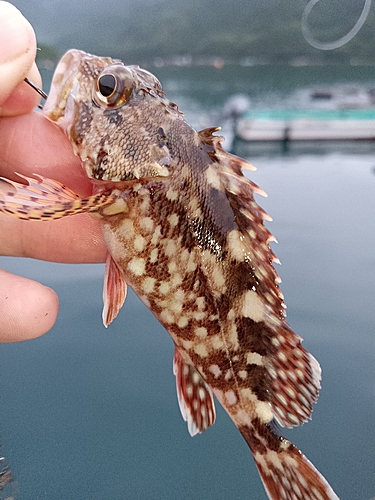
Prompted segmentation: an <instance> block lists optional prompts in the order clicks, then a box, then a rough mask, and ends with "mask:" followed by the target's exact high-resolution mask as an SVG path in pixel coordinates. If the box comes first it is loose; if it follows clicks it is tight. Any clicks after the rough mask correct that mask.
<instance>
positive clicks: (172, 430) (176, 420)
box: [0, 68, 375, 500]
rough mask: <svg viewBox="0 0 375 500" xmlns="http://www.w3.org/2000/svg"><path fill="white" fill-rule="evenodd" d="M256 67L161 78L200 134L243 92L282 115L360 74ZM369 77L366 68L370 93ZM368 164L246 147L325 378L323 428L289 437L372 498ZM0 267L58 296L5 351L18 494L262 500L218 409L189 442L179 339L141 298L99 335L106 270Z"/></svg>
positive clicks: (336, 480) (326, 154)
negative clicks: (175, 359) (295, 102)
mask: <svg viewBox="0 0 375 500" xmlns="http://www.w3.org/2000/svg"><path fill="white" fill-rule="evenodd" d="M251 70H252V68H237V69H235V68H232V69H230V68H228V69H224V70H223V72H221V73H220V72H217V71H215V70H213V69H212V70H211V69H208V70H200V73H198V71H196V70H194V71H192V70H188V69H187V68H183V69H175V68H174V69H164V68H163V69H162V70H160V71H159V75H158V76H159V77H160V79H161V80H162V81H163V82H165V88H166V90H167V93H168V95H170V96H171V97H172V98H173V99H174V100H175V101H177V102H178V103H179V104H180V107H181V108H182V109H183V110H184V111H185V110H188V113H187V114H188V118H189V119H191V120H192V121H193V122H195V124H199V123H200V121H205V120H207V116H210V113H212V112H213V111H215V110H216V111H217V107H218V103H219V102H222V101H223V100H224V99H225V98H227V97H229V96H230V95H231V94H232V93H234V92H239V91H241V92H244V91H245V90H246V89H248V91H250V92H252V96H253V99H254V100H255V101H256V102H258V103H261V99H262V95H263V98H264V100H265V102H266V101H267V102H270V103H271V104H272V103H278V102H282V101H283V100H287V99H288V98H289V97H290V95H292V92H294V91H295V90H297V89H301V88H302V89H304V88H306V87H308V85H310V84H311V87H313V86H315V85H317V84H318V83H319V82H323V83H324V82H325V81H326V82H328V83H330V82H331V81H337V80H338V81H355V78H356V77H357V78H358V71H357V75H356V74H355V72H354V70H353V71H352V69H350V68H349V70H347V73H348V72H349V73H351V74H349V75H348V74H347V73H346V78H347V79H346V80H345V74H336V76H335V78H334V76H333V75H332V71H326V73H325V76H324V75H323V74H322V72H323V70H322V69H316V71H317V72H318V76H319V73H321V75H320V77H319V78H318V76H317V74H316V73H315V70H313V69H312V68H289V69H288V71H286V70H285V71H282V70H281V69H280V68H276V69H271V68H269V69H268V70H266V69H265V68H260V69H253V70H254V71H253V72H251ZM267 71H268V75H267ZM372 71H373V70H372V69H370V68H364V69H362V70H361V74H360V76H361V77H363V78H362V80H363V81H364V82H365V83H366V84H367V85H370V84H371V78H372ZM277 72H278V73H279V76H277V74H276V73H277ZM288 72H289V73H288ZM323 73H324V72H323ZM343 73H344V72H343ZM199 75H200V76H199ZM251 75H252V77H251ZM272 75H273V76H272ZM298 75H299V76H298ZM314 75H315V76H314ZM288 78H289V80H288ZM314 78H315V80H314ZM288 81H289V84H288ZM309 82H310V83H309ZM215 124H216V123H215ZM253 153H254V154H253ZM374 153H375V148H372V147H371V146H370V147H369V146H364V147H362V146H361V145H350V144H347V145H345V147H344V148H342V146H337V145H335V146H331V147H329V148H328V149H322V148H312V149H311V148H310V149H308V150H294V151H293V150H292V151H291V152H290V153H288V154H286V155H285V154H282V152H281V151H280V150H279V149H277V148H276V149H275V148H267V147H266V148H263V149H262V150H260V151H259V150H257V151H256V152H255V149H254V151H253V150H252V149H251V148H250V149H249V148H245V149H244V150H243V151H241V154H245V155H246V156H247V157H248V158H249V159H252V161H253V163H254V164H255V165H256V166H257V167H258V170H257V172H255V173H251V177H252V179H253V180H254V181H255V182H256V183H257V184H259V185H260V186H261V187H262V188H263V189H265V190H266V191H267V192H268V195H269V197H268V198H267V199H260V200H259V201H260V203H261V205H262V206H263V207H264V208H265V209H266V210H267V211H268V212H269V213H270V214H271V215H272V217H273V219H274V222H272V223H270V224H269V227H270V229H271V230H272V232H273V233H274V234H275V236H276V237H277V239H278V241H279V244H278V245H276V246H275V252H276V254H277V255H278V257H279V258H280V260H281V262H282V266H281V267H278V271H279V273H280V275H281V277H282V279H283V283H282V290H283V293H284V295H285V299H286V303H287V305H288V320H289V322H290V324H291V326H292V327H293V328H294V329H295V331H296V332H297V333H299V334H300V335H301V336H302V337H303V338H304V339H305V341H304V345H305V347H306V348H307V349H309V350H310V351H311V352H312V353H313V354H314V355H315V356H316V357H317V359H318V360H319V361H320V363H321V366H322V368H323V384H322V385H323V387H322V391H321V395H320V398H319V401H318V404H317V405H316V406H315V409H314V413H313V420H312V421H311V422H310V423H308V424H306V425H304V426H303V427H301V428H299V429H294V430H293V431H288V432H287V433H286V434H287V436H288V437H289V438H290V439H292V441H293V442H294V443H295V444H296V445H297V446H299V447H300V448H301V449H302V450H303V452H304V453H305V454H306V455H307V456H308V457H309V458H310V459H311V460H312V461H313V463H314V464H315V465H316V466H317V467H318V468H319V470H320V471H321V472H322V473H323V474H324V475H325V477H326V478H327V479H328V480H329V481H330V483H331V484H332V486H333V487H334V489H335V490H336V492H337V494H338V495H339V497H340V498H341V499H342V500H369V499H370V498H372V497H375V423H374V413H375V371H374V366H375V333H374V325H375V307H374V302H375V285H374V283H375V252H374V248H375V225H374V215H375V196H374V193H375V175H374V172H375V170H374V169H375V154H374ZM0 265H1V267H3V268H4V269H7V270H9V271H12V272H17V273H20V274H22V275H24V276H27V277H32V278H36V279H38V280H40V281H42V282H43V283H45V284H48V285H50V286H52V287H53V288H54V289H55V290H56V291H57V292H58V293H59V296H60V301H61V312H60V316H59V319H58V321H57V324H56V326H55V327H54V328H53V330H52V331H51V332H50V333H49V334H47V335H45V336H44V337H43V338H41V339H37V340H34V341H30V342H26V343H19V344H10V345H2V346H1V348H0V408H1V410H0V435H1V443H2V447H1V453H2V454H4V455H5V456H6V457H7V460H8V463H9V465H10V467H11V469H12V471H13V473H14V476H15V479H16V482H15V483H14V484H13V485H12V488H11V490H10V493H9V494H12V495H16V497H17V498H18V499H19V500H35V499H40V500H61V499H92V500H99V499H100V500H102V499H113V500H116V499H118V500H122V499H130V500H133V499H134V500H143V499H145V500H148V499H149V500H229V499H238V500H245V499H246V500H249V499H253V500H265V499H266V495H265V493H264V490H263V487H262V485H261V482H260V479H259V477H258V473H257V471H256V468H255V465H254V464H253V462H252V458H251V454H250V452H249V450H248V448H247V445H246V444H245V442H244V441H243V439H242V438H241V436H240V435H239V433H238V431H237V430H236V428H235V427H234V425H233V424H232V423H231V421H230V419H229V417H228V416H227V415H226V414H225V413H224V411H222V410H221V408H218V412H217V413H218V415H217V422H216V423H215V425H214V427H213V428H212V429H209V430H208V431H206V432H205V433H204V434H203V435H200V436H197V437H195V438H191V437H190V435H189V434H188V431H187V428H186V424H185V423H184V422H183V420H182V418H181V416H180V414H179V409H178V404H177V398H176V394H175V382H174V376H173V374H172V356H173V346H172V342H171V340H170V339H169V337H168V335H167V334H166V332H165V331H164V330H163V328H162V327H161V326H160V325H159V323H158V322H157V321H156V320H155V319H154V317H153V316H152V314H151V313H150V312H149V311H148V310H147V309H146V308H145V307H144V306H143V305H142V304H141V303H140V301H139V300H138V299H137V298H136V297H135V296H134V295H133V294H132V293H131V292H130V293H129V296H128V298H127V300H126V304H125V306H124V308H123V310H122V311H121V313H120V315H119V317H118V319H116V321H115V322H114V323H113V324H112V325H111V326H110V328H109V329H108V330H106V329H105V328H104V327H103V326H102V325H101V307H102V303H101V288H102V277H103V272H104V269H103V266H101V265H97V266H68V265H58V264H50V263H41V262H35V261H30V260H19V259H9V258H1V259H0Z"/></svg>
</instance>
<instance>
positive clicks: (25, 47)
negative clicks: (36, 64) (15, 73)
mask: <svg viewBox="0 0 375 500" xmlns="http://www.w3.org/2000/svg"><path fill="white" fill-rule="evenodd" d="M35 45H36V43H35V34H34V30H33V28H32V27H31V24H30V23H29V22H28V21H27V19H25V17H24V16H23V15H22V14H21V12H20V11H19V10H18V9H16V7H14V5H11V4H10V3H8V2H3V1H0V64H7V63H10V62H12V61H14V60H16V59H18V58H20V57H22V56H24V55H25V54H27V52H30V51H33V50H35Z"/></svg>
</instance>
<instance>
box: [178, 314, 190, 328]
mask: <svg viewBox="0 0 375 500" xmlns="http://www.w3.org/2000/svg"><path fill="white" fill-rule="evenodd" d="M188 324H189V319H188V318H187V317H186V316H180V317H179V318H178V321H177V326H178V327H179V328H185V327H186V326H188Z"/></svg>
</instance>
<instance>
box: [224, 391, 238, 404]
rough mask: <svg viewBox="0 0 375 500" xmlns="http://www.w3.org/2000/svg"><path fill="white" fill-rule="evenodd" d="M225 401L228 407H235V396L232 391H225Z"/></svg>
mask: <svg viewBox="0 0 375 500" xmlns="http://www.w3.org/2000/svg"><path fill="white" fill-rule="evenodd" d="M225 399H226V400H227V403H228V404H229V405H235V404H236V403H237V396H236V395H235V393H234V391H232V390H231V391H227V392H226V393H225Z"/></svg>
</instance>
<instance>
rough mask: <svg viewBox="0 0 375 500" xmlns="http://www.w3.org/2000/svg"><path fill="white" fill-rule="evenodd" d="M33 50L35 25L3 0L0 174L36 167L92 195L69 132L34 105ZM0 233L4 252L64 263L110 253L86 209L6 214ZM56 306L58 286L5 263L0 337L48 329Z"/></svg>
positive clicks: (36, 74)
mask: <svg viewBox="0 0 375 500" xmlns="http://www.w3.org/2000/svg"><path fill="white" fill-rule="evenodd" d="M35 54H36V40H35V34H34V31H33V29H32V27H31V25H30V24H29V23H28V22H27V21H26V19H25V18H24V17H23V16H22V14H21V13H20V12H19V11H18V10H17V9H16V8H15V7H14V6H13V5H11V4H9V3H8V2H3V1H0V176H2V177H6V178H11V179H13V180H17V181H19V182H20V179H19V178H17V176H16V175H15V174H14V172H18V173H20V174H23V175H26V176H29V177H31V176H32V174H34V173H38V174H41V175H43V176H44V177H49V178H52V179H56V180H58V181H60V182H63V183H64V184H67V185H68V186H70V187H72V188H73V189H74V190H75V191H76V192H77V193H79V194H81V195H83V196H86V195H89V194H91V189H92V187H91V183H90V182H89V181H88V179H87V177H86V175H85V174H84V172H83V169H82V167H81V165H80V161H79V160H78V158H77V157H75V156H74V155H73V152H72V148H71V145H70V143H69V141H68V139H67V138H66V137H65V135H64V134H63V133H62V132H61V131H60V129H58V128H57V127H56V126H55V125H53V124H51V123H50V122H48V121H47V120H46V119H45V118H44V117H43V116H42V115H41V113H37V112H32V109H33V108H35V106H36V105H37V104H38V102H39V96H38V94H37V93H36V92H35V91H34V90H33V89H32V88H31V87H29V86H28V85H27V84H26V83H25V82H23V79H24V78H25V76H27V77H28V78H29V79H30V80H31V81H33V82H34V83H35V84H36V85H41V77H40V75H39V72H38V70H37V68H36V65H35V62H34V59H35ZM21 182H22V181H21ZM0 235H1V236H0V255H7V256H17V257H32V258H37V259H43V260H49V261H54V262H65V263H94V262H104V260H105V255H106V249H105V245H104V242H103V238H102V234H101V230H100V226H99V224H98V223H97V222H96V221H94V220H93V219H92V218H91V217H90V216H88V215H86V214H83V215H76V216H74V217H68V218H65V219H61V220H58V221H53V222H28V221H21V220H18V219H14V218H13V217H9V216H7V215H4V214H0ZM57 313H58V298H57V296H56V294H55V292H54V291H53V290H51V289H50V288H48V287H45V286H43V285H41V284H40V283H37V282H35V281H31V280H28V279H26V278H21V277H19V276H15V275H12V274H9V273H7V272H5V271H2V270H0V342H13V341H18V340H27V339H31V338H35V337H38V336H40V335H43V334H44V333H45V332H47V331H48V330H49V329H50V328H51V327H52V326H53V324H54V323H55V321H56V317H57Z"/></svg>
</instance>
